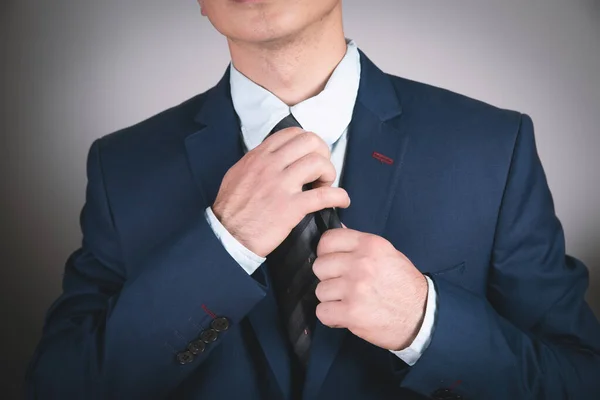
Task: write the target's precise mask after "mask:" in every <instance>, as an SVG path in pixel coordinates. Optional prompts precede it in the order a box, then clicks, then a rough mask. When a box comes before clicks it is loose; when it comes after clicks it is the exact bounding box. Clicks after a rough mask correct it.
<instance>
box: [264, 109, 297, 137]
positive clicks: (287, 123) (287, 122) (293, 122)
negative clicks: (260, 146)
mask: <svg viewBox="0 0 600 400" xmlns="http://www.w3.org/2000/svg"><path fill="white" fill-rule="evenodd" d="M292 127H296V128H302V125H300V123H299V122H298V120H297V119H296V118H294V116H293V115H292V114H289V115H288V116H287V117H285V118H284V119H282V120H281V121H279V122H278V123H277V125H275V127H274V128H273V129H271V133H269V136H271V135H272V134H274V133H275V132H278V131H280V130H282V129H286V128H292Z"/></svg>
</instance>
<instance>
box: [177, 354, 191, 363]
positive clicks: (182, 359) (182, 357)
mask: <svg viewBox="0 0 600 400" xmlns="http://www.w3.org/2000/svg"><path fill="white" fill-rule="evenodd" d="M192 361H194V355H193V354H192V353H190V352H189V351H182V352H181V353H178V354H177V362H179V364H181V365H185V364H189V363H191V362H192Z"/></svg>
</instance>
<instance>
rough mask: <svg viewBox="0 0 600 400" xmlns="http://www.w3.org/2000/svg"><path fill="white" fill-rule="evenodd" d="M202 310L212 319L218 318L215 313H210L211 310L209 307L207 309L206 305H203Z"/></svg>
mask: <svg viewBox="0 0 600 400" xmlns="http://www.w3.org/2000/svg"><path fill="white" fill-rule="evenodd" d="M202 309H203V310H204V312H205V313H207V314H208V315H210V317H211V318H213V319H214V318H217V316H216V315H215V313H214V312H212V311H210V310H209V309H208V307H206V305H205V304H202Z"/></svg>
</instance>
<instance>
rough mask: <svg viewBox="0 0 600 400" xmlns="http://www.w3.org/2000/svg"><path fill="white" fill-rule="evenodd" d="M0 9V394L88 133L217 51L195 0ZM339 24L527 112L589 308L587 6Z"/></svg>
mask: <svg viewBox="0 0 600 400" xmlns="http://www.w3.org/2000/svg"><path fill="white" fill-rule="evenodd" d="M0 7H1V13H0V15H1V16H0V33H1V36H0V57H2V62H1V65H0V68H2V70H1V71H0V72H1V75H0V96H1V98H0V104H1V105H2V107H1V108H0V112H1V113H2V114H0V124H1V125H0V132H1V133H0V184H1V186H0V189H1V195H2V196H1V198H0V202H1V203H0V246H1V247H0V251H1V253H0V254H1V260H2V261H1V262H2V265H1V266H0V285H1V286H0V296H1V302H0V317H1V319H0V321H1V328H0V357H1V359H2V363H1V365H2V370H1V371H0V373H1V376H2V379H1V380H2V381H3V382H4V384H5V387H4V388H2V389H3V390H2V392H1V393H4V398H11V397H12V396H14V395H15V393H17V390H18V388H19V386H20V385H21V379H22V375H23V371H24V367H25V365H26V364H27V361H28V359H29V358H30V356H31V353H32V351H33V347H34V345H35V343H36V342H37V340H38V339H39V337H40V333H41V326H42V320H43V316H44V313H45V311H46V309H47V308H48V306H49V305H50V304H51V302H52V301H53V300H54V299H55V298H56V296H57V295H58V294H59V293H60V280H61V274H62V269H63V264H64V261H65V260H66V258H67V256H68V255H69V253H70V252H72V251H73V250H74V249H75V248H76V247H77V246H78V245H79V243H80V240H81V237H80V231H79V226H78V222H79V221H78V218H79V211H80V209H81V206H82V205H83V201H84V189H85V183H86V177H85V157H86V154H87V150H88V148H89V145H90V144H91V142H92V140H93V139H94V138H97V137H99V136H101V135H104V134H107V133H110V132H112V131H114V130H117V129H120V128H123V127H125V126H128V125H131V124H133V123H136V122H138V121H140V120H142V119H145V118H147V117H149V116H151V115H153V114H155V113H157V112H159V111H161V110H163V109H165V108H167V107H170V106H172V105H175V104H177V103H179V102H181V101H183V100H185V99H187V98H189V97H191V96H193V95H195V94H197V93H199V92H201V91H203V90H205V89H207V88H208V87H209V86H211V85H213V84H214V83H215V82H216V81H217V79H219V77H220V76H221V74H222V73H223V71H224V68H225V67H226V65H227V62H228V60H229V58H228V51H227V47H226V45H225V40H224V39H223V38H222V37H220V36H219V35H218V34H217V33H216V32H215V31H214V30H213V29H212V27H211V26H210V24H209V23H208V21H207V20H206V19H202V18H201V17H200V13H199V8H198V5H197V4H196V2H195V1H194V0H174V1H173V0H171V1H166V0H103V1H81V0H54V1H46V0H18V1H10V0H9V1H8V2H7V1H6V0H4V1H3V2H2V5H1V6H0ZM345 23H346V35H347V36H348V37H352V38H354V39H355V40H356V41H357V43H358V44H359V46H360V47H361V48H362V49H363V50H364V51H365V52H366V53H367V54H368V55H369V56H370V57H371V59H373V60H374V61H375V62H376V63H377V64H378V65H379V66H380V67H381V68H382V69H384V70H386V71H388V72H391V73H394V74H396V75H401V76H404V77H408V78H411V79H415V80H420V81H425V82H428V83H431V84H434V85H438V86H442V87H445V88H449V89H451V90H454V91H457V92H460V93H463V94H466V95H469V96H472V97H476V98H479V99H482V100H484V101H487V102H490V103H493V104H495V105H498V106H501V107H505V108H511V109H516V110H519V111H522V112H526V113H528V114H530V115H531V116H532V117H533V119H534V122H535V125H536V133H537V142H538V146H539V152H540V155H541V158H542V161H543V163H544V166H545V168H546V173H547V175H548V179H549V183H550V187H551V189H552V191H553V193H554V198H555V203H556V209H557V213H558V216H559V217H560V218H561V220H562V222H563V225H564V228H565V231H566V235H567V241H568V242H567V244H568V250H569V252H570V253H572V254H574V255H576V256H577V257H579V258H581V259H582V260H583V261H584V262H585V263H586V264H587V265H588V267H589V269H590V276H591V287H590V290H589V292H588V299H589V301H590V303H591V304H592V307H593V308H594V310H595V312H596V313H597V315H598V314H600V249H599V245H600V182H599V181H600V179H599V175H600V174H599V170H600V158H599V157H598V156H597V154H598V150H599V149H600V1H596V0H563V1H551V0H539V1H535V0H530V1H523V0H502V1H500V0H498V1H494V2H493V4H491V2H490V1H481V0H479V1H475V0H472V1H467V0H460V1H459V0H455V1H448V0H438V1H427V2H426V1H408V0H363V1H359V0H355V1H352V0H346V1H345Z"/></svg>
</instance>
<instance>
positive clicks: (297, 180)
mask: <svg viewBox="0 0 600 400" xmlns="http://www.w3.org/2000/svg"><path fill="white" fill-rule="evenodd" d="M283 174H284V179H286V181H287V182H291V183H293V184H294V185H297V186H298V190H300V189H301V188H302V186H303V185H304V184H306V183H311V182H315V181H317V182H323V183H324V184H325V185H326V186H331V184H332V183H333V182H334V181H335V177H336V175H337V172H336V170H335V167H334V165H333V163H332V162H331V161H330V160H329V159H328V158H325V157H323V156H322V155H321V154H319V153H314V152H313V153H309V154H306V155H305V156H303V157H302V158H300V159H299V160H296V161H295V162H294V163H292V164H291V165H289V166H288V167H287V168H286V169H285V170H284V171H283Z"/></svg>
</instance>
